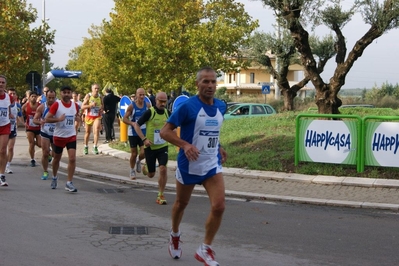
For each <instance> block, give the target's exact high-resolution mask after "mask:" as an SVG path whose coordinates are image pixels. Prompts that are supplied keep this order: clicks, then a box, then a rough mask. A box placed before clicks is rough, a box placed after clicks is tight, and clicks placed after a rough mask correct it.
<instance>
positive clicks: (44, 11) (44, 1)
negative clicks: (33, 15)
mask: <svg viewBox="0 0 399 266" xmlns="http://www.w3.org/2000/svg"><path fill="white" fill-rule="evenodd" d="M42 10H43V14H42V15H43V16H42V18H43V20H42V26H43V29H44V24H45V23H46V0H43V5H42ZM45 55H46V46H45V44H44V43H43V59H42V67H43V71H42V88H41V90H43V88H44V86H45V85H46V84H45V81H46V59H45ZM39 90H40V89H39ZM41 90H40V93H41Z"/></svg>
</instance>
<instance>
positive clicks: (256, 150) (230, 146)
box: [110, 108, 399, 179]
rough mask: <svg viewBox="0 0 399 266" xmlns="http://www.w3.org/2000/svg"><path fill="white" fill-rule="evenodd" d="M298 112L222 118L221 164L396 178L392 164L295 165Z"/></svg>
mask: <svg viewBox="0 0 399 266" xmlns="http://www.w3.org/2000/svg"><path fill="white" fill-rule="evenodd" d="M373 109H374V110H373ZM341 112H342V113H343V114H357V115H359V116H361V117H363V116H366V115H378V116H393V115H399V110H392V109H382V108H345V109H342V110H341ZM298 114H299V112H284V113H280V114H277V115H275V116H270V117H253V118H250V119H245V118H244V119H233V120H227V121H225V122H224V123H223V126H222V131H221V144H222V145H223V147H224V148H225V149H226V151H227V152H228V160H227V162H226V163H225V164H224V166H225V167H235V168H243V169H250V170H263V171H276V172H286V173H300V174H308V175H330V176H354V177H368V178H386V179H399V168H393V167H371V166H366V167H365V171H364V172H363V173H358V172H357V171H356V166H354V165H341V164H326V163H309V162H300V163H299V165H298V166H295V165H294V156H295V153H294V151H295V146H294V145H295V118H296V116H297V115H298ZM110 146H111V147H112V148H114V149H119V150H124V151H127V152H130V148H129V145H128V144H125V143H120V142H115V143H112V144H110ZM176 157H177V149H176V147H175V146H173V145H171V144H170V145H169V159H170V160H176ZM398 167H399V164H398Z"/></svg>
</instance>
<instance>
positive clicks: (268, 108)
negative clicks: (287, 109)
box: [265, 105, 274, 114]
mask: <svg viewBox="0 0 399 266" xmlns="http://www.w3.org/2000/svg"><path fill="white" fill-rule="evenodd" d="M265 108H266V112H267V113H268V114H273V113H274V111H273V109H272V108H271V107H270V106H267V105H266V106H265Z"/></svg>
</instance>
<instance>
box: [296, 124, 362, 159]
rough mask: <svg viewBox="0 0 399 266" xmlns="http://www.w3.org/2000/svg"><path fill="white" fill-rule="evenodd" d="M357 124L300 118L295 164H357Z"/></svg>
mask: <svg viewBox="0 0 399 266" xmlns="http://www.w3.org/2000/svg"><path fill="white" fill-rule="evenodd" d="M358 124H359V123H358V121H354V120H347V121H335V120H314V119H313V120H307V119H301V120H300V124H299V128H298V129H299V135H298V137H299V138H298V152H299V153H298V158H299V161H307V162H321V163H334V164H352V165H356V164H357V156H358V152H359V151H358V149H359V147H358V146H359V144H358V134H359V130H358Z"/></svg>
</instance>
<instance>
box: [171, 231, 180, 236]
mask: <svg viewBox="0 0 399 266" xmlns="http://www.w3.org/2000/svg"><path fill="white" fill-rule="evenodd" d="M170 234H171V235H172V236H174V237H176V236H180V230H179V232H177V233H175V232H173V231H171V233H170Z"/></svg>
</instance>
